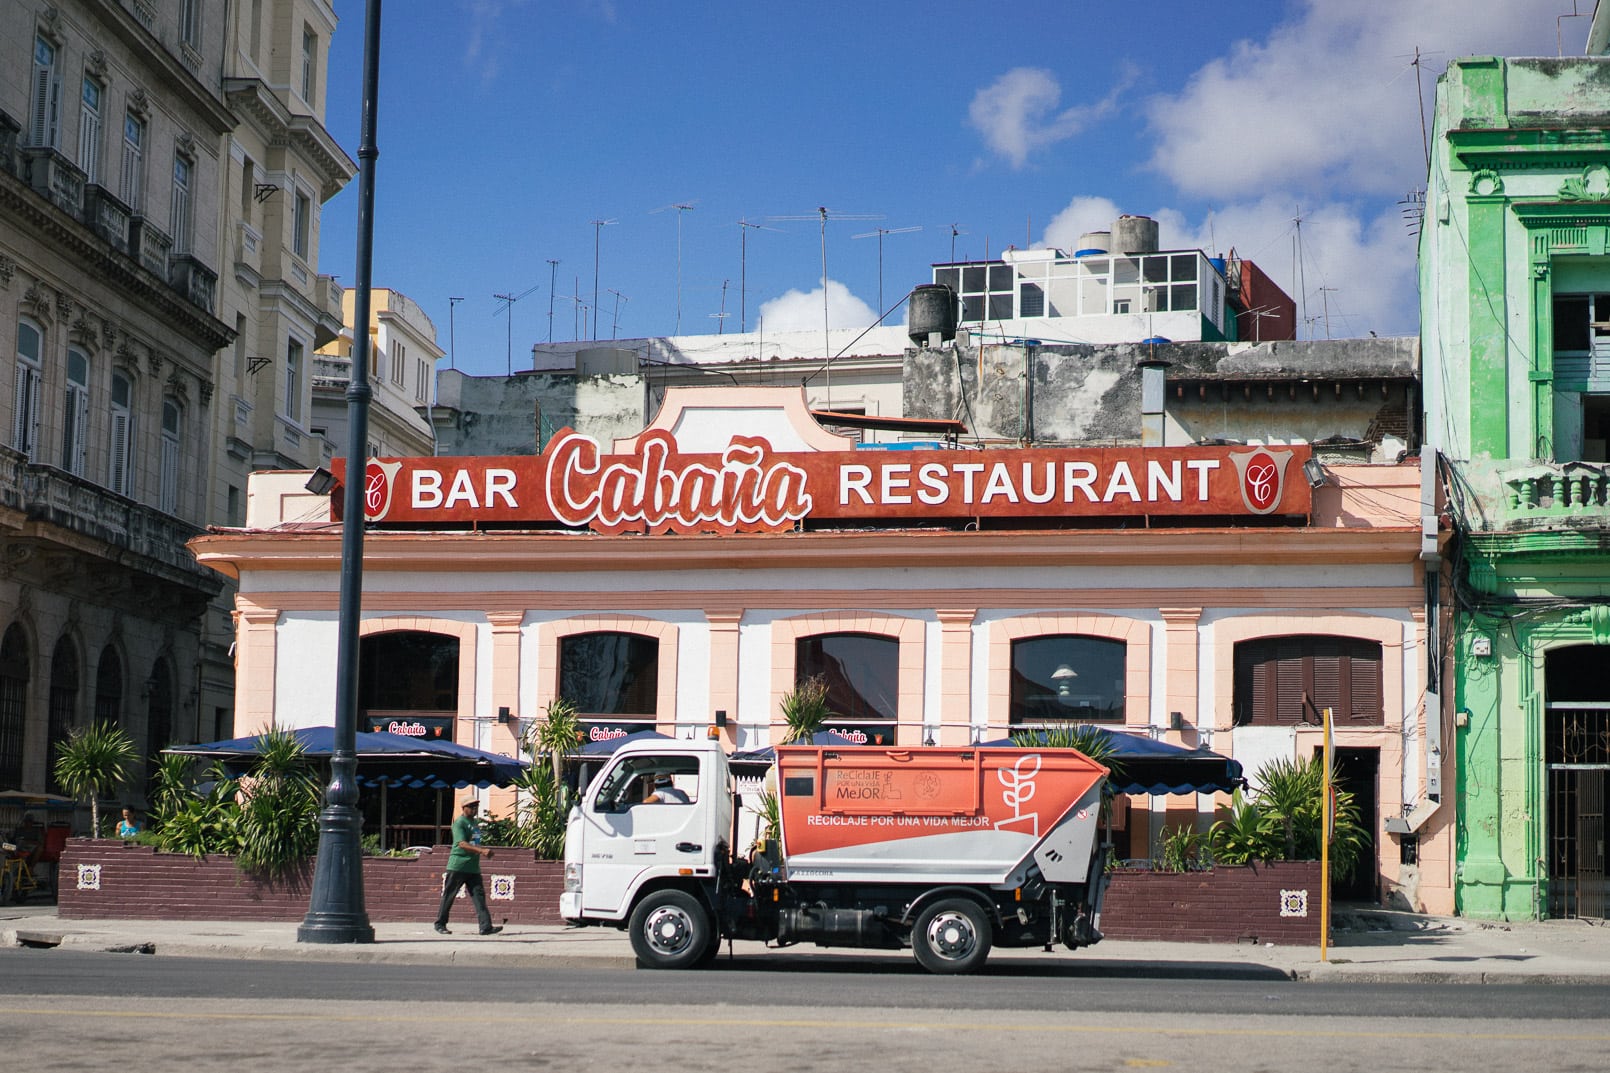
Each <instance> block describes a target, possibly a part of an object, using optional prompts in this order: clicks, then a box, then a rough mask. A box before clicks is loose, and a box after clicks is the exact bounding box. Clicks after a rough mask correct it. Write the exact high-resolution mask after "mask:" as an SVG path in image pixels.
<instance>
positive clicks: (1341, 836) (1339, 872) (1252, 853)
mask: <svg viewBox="0 0 1610 1073" xmlns="http://www.w3.org/2000/svg"><path fill="white" fill-rule="evenodd" d="M1323 763H1324V760H1323V758H1322V757H1321V756H1320V755H1319V754H1315V755H1313V756H1310V757H1308V758H1307V759H1304V760H1286V759H1280V760H1275V761H1273V762H1271V763H1270V764H1268V765H1266V766H1265V767H1264V768H1263V770H1261V771H1260V772H1259V773H1258V781H1259V784H1260V785H1259V787H1258V789H1257V791H1256V792H1255V793H1254V794H1253V795H1252V799H1251V800H1250V801H1248V800H1247V799H1246V798H1245V796H1244V795H1243V794H1242V793H1241V791H1239V790H1237V791H1236V792H1235V794H1234V795H1233V796H1232V798H1231V804H1230V812H1229V814H1228V815H1227V816H1225V817H1223V818H1222V819H1220V820H1219V821H1218V822H1216V823H1214V825H1213V827H1212V829H1211V831H1210V832H1209V834H1210V842H1211V844H1212V851H1213V856H1214V859H1215V860H1218V861H1219V862H1221V863H1223V864H1250V863H1253V862H1255V861H1312V860H1318V859H1319V857H1320V850H1321V848H1322V847H1321V845H1320V842H1321V838H1322V826H1323V824H1324V777H1325V772H1324V768H1323V767H1322V766H1321V765H1322V764H1323ZM1333 789H1334V791H1335V794H1336V820H1335V830H1334V831H1333V832H1332V834H1331V844H1330V870H1331V877H1332V878H1333V879H1346V878H1347V877H1349V876H1351V875H1352V874H1353V869H1354V868H1355V867H1357V865H1358V859H1359V854H1360V853H1361V852H1362V850H1363V847H1364V828H1363V827H1362V825H1361V824H1360V821H1359V809H1358V802H1357V800H1356V799H1355V798H1354V797H1353V795H1352V793H1350V792H1349V791H1348V790H1347V789H1345V787H1344V786H1343V785H1342V784H1341V783H1336V784H1335V785H1334V786H1333Z"/></svg>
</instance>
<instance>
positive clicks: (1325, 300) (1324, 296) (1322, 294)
mask: <svg viewBox="0 0 1610 1073" xmlns="http://www.w3.org/2000/svg"><path fill="white" fill-rule="evenodd" d="M1335 289H1336V288H1335V287H1321V288H1319V300H1320V302H1321V303H1322V308H1323V309H1324V312H1325V338H1326V339H1329V338H1330V297H1329V295H1330V292H1331V291H1334V290H1335Z"/></svg>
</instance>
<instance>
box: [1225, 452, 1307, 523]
mask: <svg viewBox="0 0 1610 1073" xmlns="http://www.w3.org/2000/svg"><path fill="white" fill-rule="evenodd" d="M1291 455H1292V453H1291V452H1290V451H1271V450H1269V449H1268V448H1266V447H1260V448H1258V449H1257V450H1254V451H1242V452H1231V454H1230V461H1231V462H1233V463H1235V472H1236V483H1237V485H1238V486H1239V487H1240V489H1241V502H1242V503H1244V504H1246V508H1247V510H1249V511H1251V512H1252V513H1253V514H1273V513H1274V512H1275V509H1276V508H1277V507H1279V506H1280V500H1281V497H1282V496H1283V495H1284V494H1285V490H1286V466H1287V464H1288V463H1289V462H1290V461H1291Z"/></svg>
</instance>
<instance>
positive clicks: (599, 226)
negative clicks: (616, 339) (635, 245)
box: [589, 220, 620, 339]
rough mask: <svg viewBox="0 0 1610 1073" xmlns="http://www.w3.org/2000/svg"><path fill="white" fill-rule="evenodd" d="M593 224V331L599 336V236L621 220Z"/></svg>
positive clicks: (593, 221)
mask: <svg viewBox="0 0 1610 1073" xmlns="http://www.w3.org/2000/svg"><path fill="white" fill-rule="evenodd" d="M589 222H590V223H591V224H592V225H593V331H592V337H593V338H594V339H597V338H598V236H599V235H600V234H601V233H602V232H603V230H604V228H606V227H608V226H609V225H610V224H618V223H620V221H619V220H591V221H589Z"/></svg>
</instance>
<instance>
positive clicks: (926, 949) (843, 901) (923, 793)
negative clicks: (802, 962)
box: [560, 739, 1109, 973]
mask: <svg viewBox="0 0 1610 1073" xmlns="http://www.w3.org/2000/svg"><path fill="white" fill-rule="evenodd" d="M773 752H774V753H775V759H774V766H773V768H772V769H771V770H770V771H768V772H766V773H765V775H764V785H765V787H766V789H765V790H763V791H761V793H762V794H764V795H765V796H766V798H767V799H769V800H762V801H755V802H751V806H752V807H751V810H750V811H751V813H752V814H753V813H755V812H760V813H762V814H773V812H772V806H774V807H775V813H774V815H775V817H776V820H777V821H778V822H777V828H778V831H777V834H778V837H776V838H769V837H765V835H766V834H767V833H768V832H767V831H765V830H762V831H761V832H760V835H761V837H756V838H751V839H746V840H745V842H746V845H745V846H743V847H742V850H741V851H740V849H739V841H740V834H739V826H740V824H739V819H740V816H741V815H742V814H743V812H744V809H743V801H742V800H741V799H740V797H739V795H738V793H737V792H736V790H735V782H734V777H733V773H732V768H731V765H730V764H729V762H728V757H727V754H726V752H725V750H723V749H722V748H721V745H720V743H719V742H716V741H708V740H705V741H695V740H687V741H683V740H664V739H662V740H658V741H653V740H650V741H640V742H632V743H629V744H627V745H623V746H622V747H621V748H620V749H619V750H618V751H617V752H616V753H615V754H614V755H613V756H611V757H610V759H609V761H608V763H607V764H606V765H605V766H604V767H603V768H602V769H601V770H600V771H599V772H598V774H597V775H596V777H594V778H592V779H591V780H590V781H589V782H588V784H587V786H586V787H585V789H584V790H583V792H582V794H581V796H580V799H579V801H578V803H577V804H576V806H575V807H574V808H573V809H572V810H571V812H570V816H569V820H568V825H567V828H566V838H565V878H564V891H563V893H562V894H561V896H560V913H561V915H562V916H563V917H564V918H565V920H566V921H568V922H570V923H571V924H574V925H582V926H586V925H596V926H607V927H615V928H624V929H625V930H626V931H627V932H628V934H629V936H630V938H631V942H632V949H633V952H634V953H635V954H636V956H637V960H638V964H639V965H640V966H643V967H647V968H657V969H684V968H695V967H699V966H702V965H705V964H708V963H709V962H711V961H713V960H715V958H716V957H717V955H718V954H719V953H720V950H721V945H722V943H723V942H724V941H725V942H727V943H728V949H729V950H732V949H733V946H732V943H733V942H735V941H759V942H763V943H765V944H767V945H768V946H770V947H783V946H789V945H794V944H799V943H814V944H816V945H818V946H823V947H862V948H873V949H886V950H903V949H907V948H909V949H910V950H911V951H912V953H913V955H915V957H916V960H917V962H918V963H919V964H920V965H922V967H923V968H925V969H927V970H929V971H931V972H935V973H965V972H970V971H973V970H976V969H978V968H979V967H980V966H981V965H983V964H984V961H985V959H986V958H987V957H988V956H989V952H990V950H991V948H993V947H1003V948H1004V947H1032V946H1040V947H1043V948H1044V949H1046V950H1051V949H1053V947H1054V945H1055V944H1057V943H1061V944H1062V945H1063V946H1066V947H1068V948H1069V949H1078V948H1079V947H1082V946H1089V945H1091V944H1094V943H1096V942H1098V941H1100V939H1101V931H1100V928H1099V924H1100V917H1101V901H1102V894H1103V892H1104V891H1105V889H1106V868H1105V864H1106V855H1107V853H1108V852H1109V850H1108V849H1107V848H1106V847H1103V846H1102V845H1100V844H1099V840H1098V837H1097V835H1098V818H1099V814H1100V808H1101V797H1102V785H1103V782H1104V780H1105V779H1106V777H1107V775H1108V771H1107V769H1106V768H1105V767H1103V766H1102V765H1100V764H1098V763H1096V762H1095V761H1093V760H1091V759H1090V758H1089V757H1087V756H1085V755H1084V754H1083V753H1081V752H1079V751H1077V750H1074V749H1065V748H1045V747H1034V748H1018V747H992V748H981V747H977V746H973V747H945V746H939V747H935V746H925V747H920V748H890V747H883V746H859V745H851V746H844V747H831V746H813V745H785V746H778V747H776V748H775V749H774V750H773ZM756 796H759V795H756ZM753 806H759V808H755V807H753Z"/></svg>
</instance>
